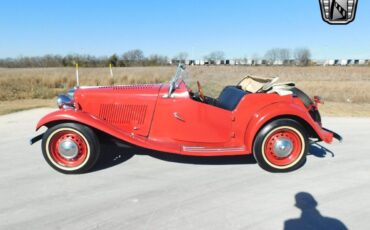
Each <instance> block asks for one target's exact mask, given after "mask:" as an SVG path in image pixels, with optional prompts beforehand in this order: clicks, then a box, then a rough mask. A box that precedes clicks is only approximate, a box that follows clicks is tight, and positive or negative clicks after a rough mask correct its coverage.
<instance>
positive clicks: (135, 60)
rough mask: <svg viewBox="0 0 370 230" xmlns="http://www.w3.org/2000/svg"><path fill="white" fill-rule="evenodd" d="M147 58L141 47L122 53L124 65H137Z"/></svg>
mask: <svg viewBox="0 0 370 230" xmlns="http://www.w3.org/2000/svg"><path fill="white" fill-rule="evenodd" d="M144 59H145V56H144V52H143V51H142V50H139V49H135V50H129V51H127V52H125V53H124V54H123V55H122V63H121V64H120V65H123V66H137V65H142V64H143V61H144Z"/></svg>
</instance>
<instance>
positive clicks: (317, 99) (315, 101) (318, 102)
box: [313, 96, 324, 106]
mask: <svg viewBox="0 0 370 230" xmlns="http://www.w3.org/2000/svg"><path fill="white" fill-rule="evenodd" d="M313 101H314V103H315V105H316V106H317V104H324V100H323V99H322V98H321V97H320V96H314V97H313Z"/></svg>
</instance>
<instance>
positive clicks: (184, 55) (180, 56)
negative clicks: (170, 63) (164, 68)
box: [173, 52, 189, 62]
mask: <svg viewBox="0 0 370 230" xmlns="http://www.w3.org/2000/svg"><path fill="white" fill-rule="evenodd" d="M188 57H189V54H188V53H186V52H180V53H178V54H177V55H175V56H174V57H173V59H174V60H177V61H182V62H183V61H185V60H187V59H188Z"/></svg>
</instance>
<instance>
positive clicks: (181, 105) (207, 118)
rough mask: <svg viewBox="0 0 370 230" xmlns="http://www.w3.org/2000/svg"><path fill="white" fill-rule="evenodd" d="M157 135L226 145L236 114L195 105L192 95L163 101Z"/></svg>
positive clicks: (158, 111) (155, 128)
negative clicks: (233, 117)
mask: <svg viewBox="0 0 370 230" xmlns="http://www.w3.org/2000/svg"><path fill="white" fill-rule="evenodd" d="M152 131H153V132H152V133H153V135H155V136H157V137H162V138H164V139H168V138H170V139H173V140H175V141H180V142H193V143H224V142H227V141H229V140H230V139H231V137H232V135H233V134H232V113H231V111H228V110H224V109H221V108H218V107H215V106H212V105H208V104H205V103H202V102H198V101H195V100H193V99H191V98H190V96H189V94H188V92H175V93H174V94H173V95H172V97H171V98H165V97H159V98H158V102H157V106H156V112H155V115H154V120H153V127H152Z"/></svg>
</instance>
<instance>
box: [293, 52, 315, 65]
mask: <svg viewBox="0 0 370 230" xmlns="http://www.w3.org/2000/svg"><path fill="white" fill-rule="evenodd" d="M294 59H295V60H296V63H297V64H298V65H302V66H308V65H309V64H310V61H311V52H310V50H309V49H306V48H298V49H296V50H295V51H294Z"/></svg>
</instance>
